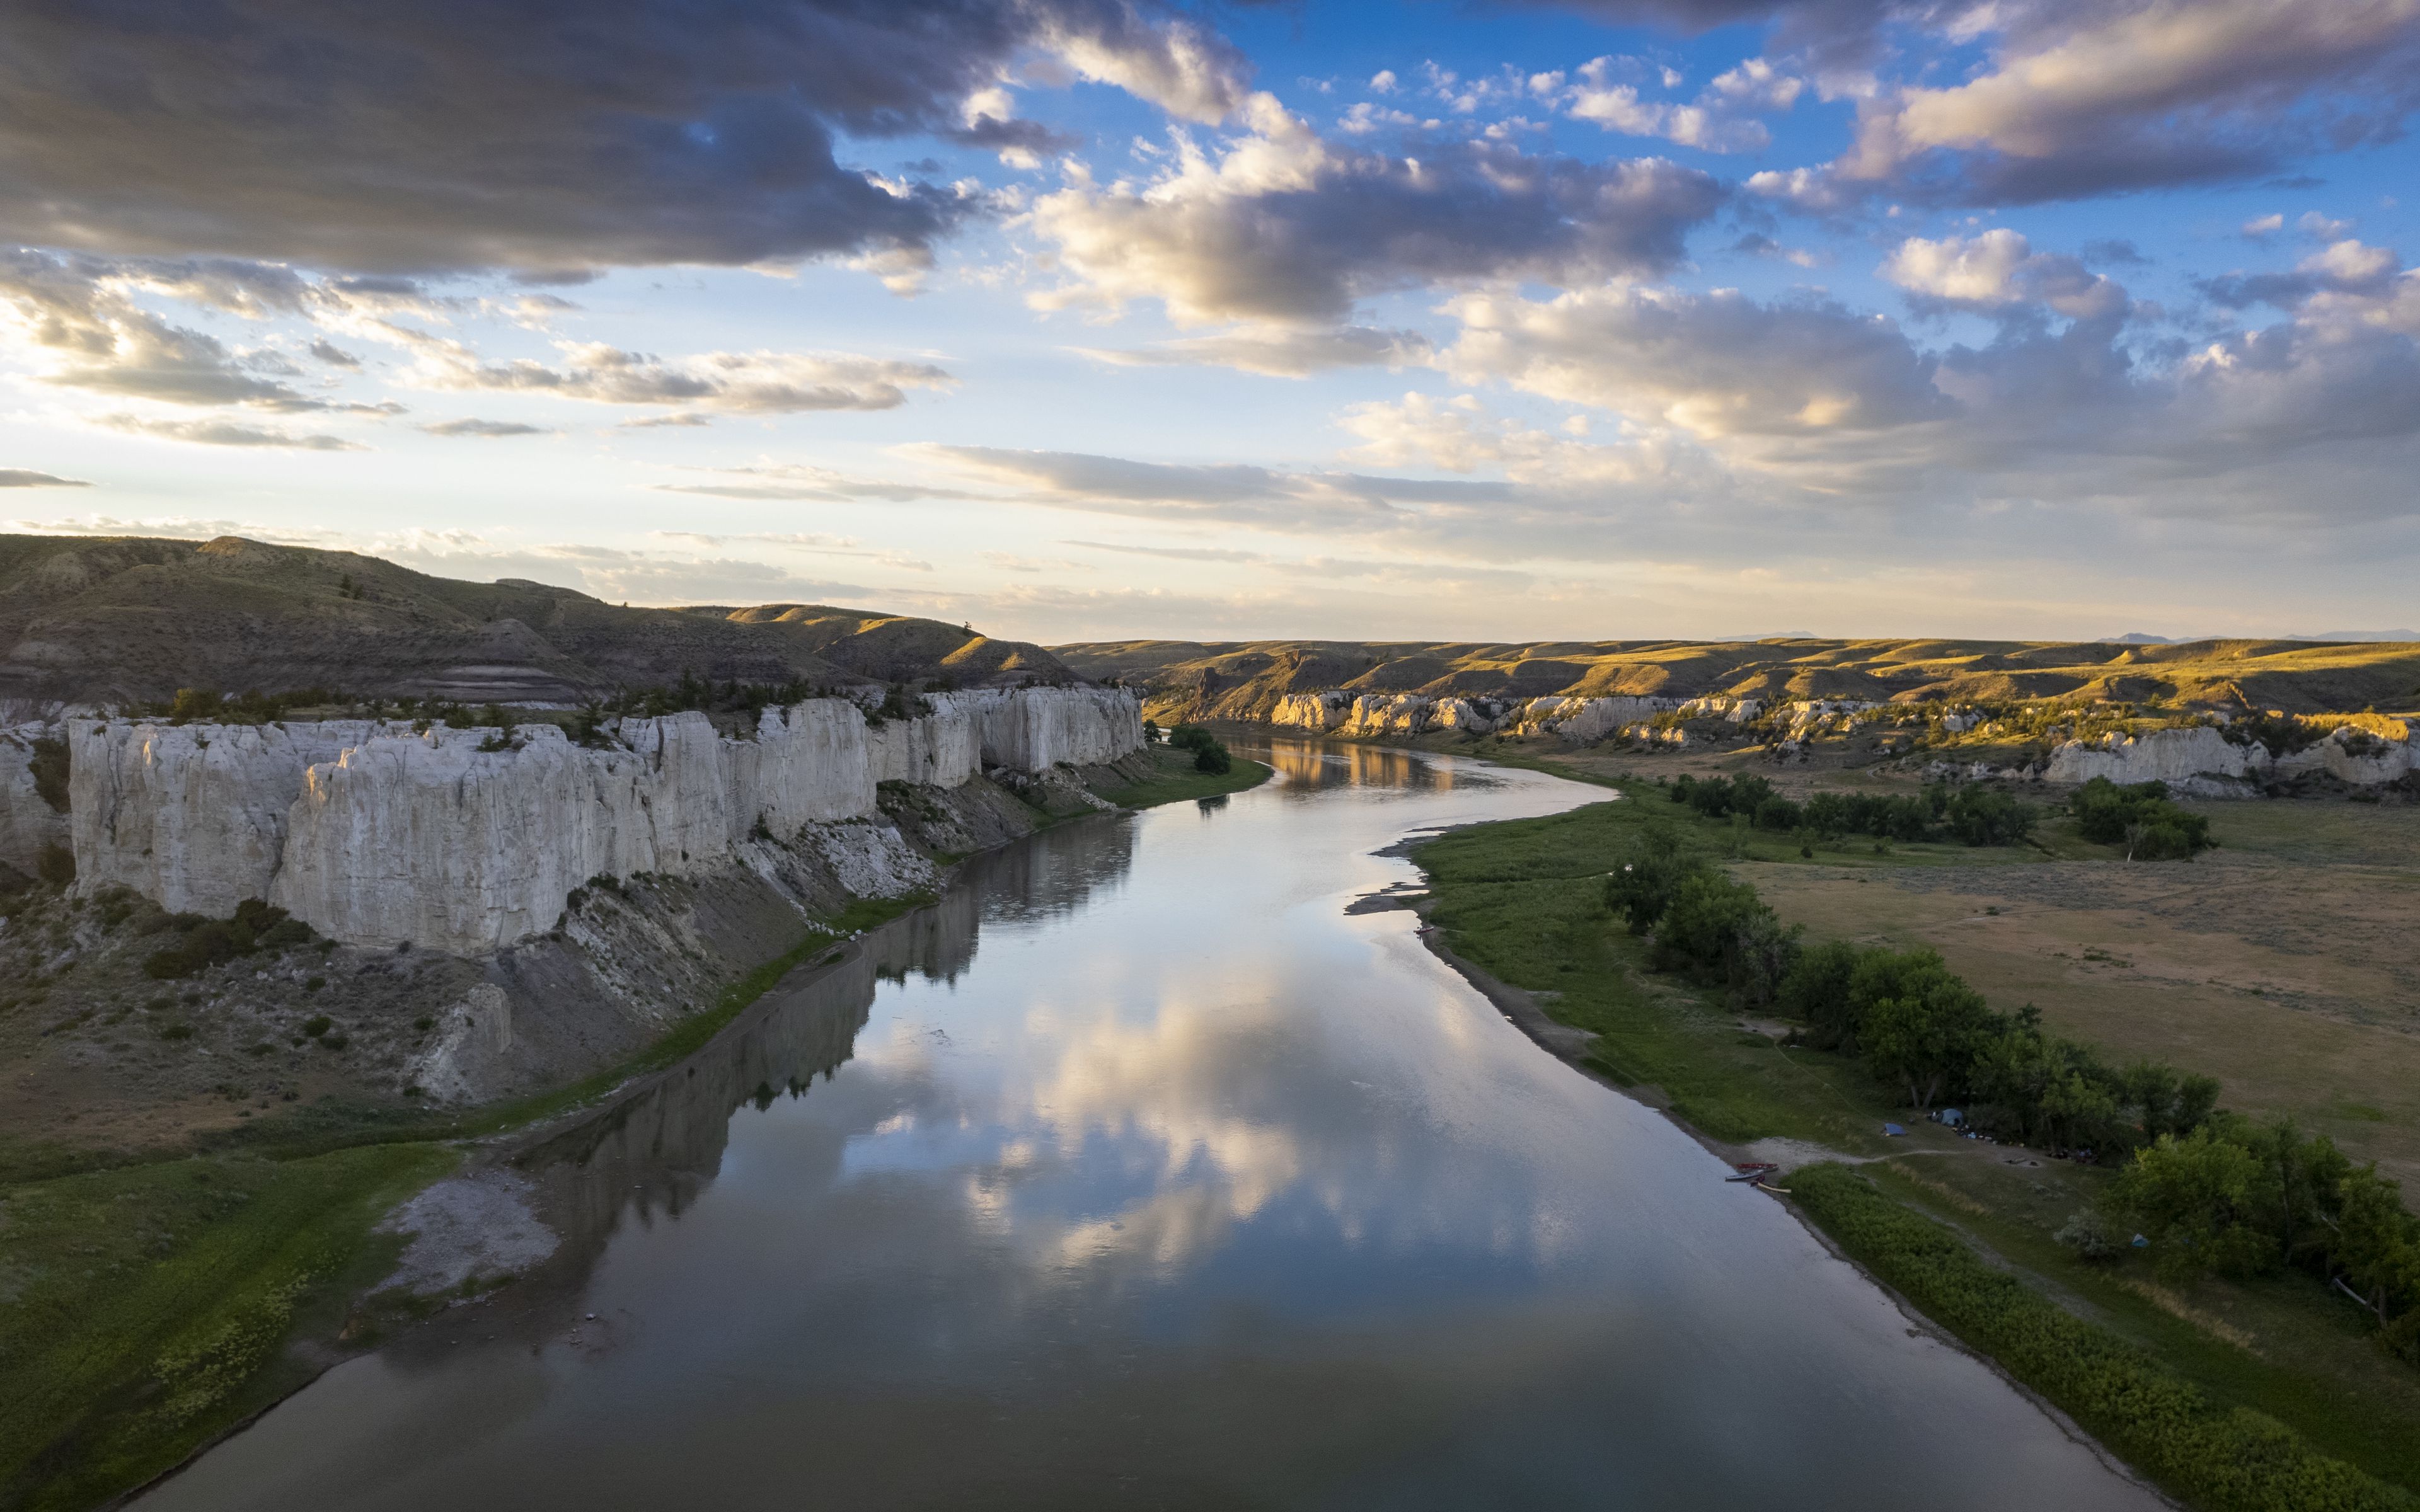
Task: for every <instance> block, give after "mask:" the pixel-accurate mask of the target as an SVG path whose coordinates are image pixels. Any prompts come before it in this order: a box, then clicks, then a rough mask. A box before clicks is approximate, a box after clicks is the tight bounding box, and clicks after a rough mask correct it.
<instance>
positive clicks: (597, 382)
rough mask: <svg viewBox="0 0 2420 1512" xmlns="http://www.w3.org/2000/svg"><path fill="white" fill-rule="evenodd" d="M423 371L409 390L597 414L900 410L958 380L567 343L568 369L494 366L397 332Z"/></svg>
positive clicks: (847, 357) (812, 358)
mask: <svg viewBox="0 0 2420 1512" xmlns="http://www.w3.org/2000/svg"><path fill="white" fill-rule="evenodd" d="M396 336H397V338H398V339H401V340H404V341H405V342H407V343H408V344H410V345H411V346H412V347H414V348H415V349H416V350H417V352H418V353H419V358H420V361H419V362H418V363H416V364H415V365H414V367H413V368H412V369H411V372H409V373H408V374H407V375H406V378H407V380H408V381H412V382H416V383H419V384H421V385H423V386H425V387H427V388H434V389H490V390H497V391H501V392H508V393H546V394H551V395H553V396H555V397H557V398H564V399H582V400H587V401H589V402H592V403H596V404H661V405H682V406H686V407H690V409H691V410H692V411H694V410H700V409H704V410H716V411H721V412H723V413H729V414H795V413H799V412H800V411H806V410H823V409H896V408H898V407H899V406H900V405H903V404H905V403H907V390H909V389H937V388H943V387H946V386H948V385H950V384H952V383H954V382H955V381H956V380H955V379H954V378H951V377H950V375H949V374H948V373H946V372H944V371H942V370H941V369H940V368H939V367H936V366H934V365H933V364H932V363H904V362H893V361H891V360H888V359H883V358H874V357H858V356H853V355H851V354H849V353H845V352H773V351H755V352H706V353H703V354H701V355H699V356H695V357H685V358H678V359H675V360H673V361H670V362H667V361H665V360H663V359H661V358H659V357H655V356H652V355H650V354H648V353H644V352H631V351H624V350H621V349H620V348H618V347H611V346H607V345H605V344H603V343H599V342H567V341H566V342H558V343H556V347H557V348H558V349H559V350H560V351H561V352H562V354H563V359H564V361H563V364H562V365H561V366H549V365H547V364H546V363H539V362H535V361H532V360H530V359H527V358H522V359H517V360H515V361H512V362H506V363H487V362H484V361H482V360H481V359H480V358H479V357H478V355H477V354H476V353H474V352H473V351H472V350H471V349H470V348H469V347H465V346H463V345H462V344H461V343H459V342H456V341H452V340H449V339H446V338H442V337H436V336H431V335H428V334H427V333H426V332H410V331H403V330H400V329H398V330H396Z"/></svg>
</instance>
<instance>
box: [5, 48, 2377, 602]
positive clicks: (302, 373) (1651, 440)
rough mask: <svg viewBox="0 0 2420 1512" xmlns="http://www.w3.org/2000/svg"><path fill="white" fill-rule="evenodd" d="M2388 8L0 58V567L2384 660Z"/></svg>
mask: <svg viewBox="0 0 2420 1512" xmlns="http://www.w3.org/2000/svg"><path fill="white" fill-rule="evenodd" d="M2415 108H2420V0H2197V3H2163V0H2152V3H2142V0H2083V3H2078V0H1973V3H1967V0H1940V3H1937V4H1928V3H1912V4H1893V3H1888V0H1568V3H1564V4H1546V3H1516V0H1459V3H1448V0H1435V3H1431V0H1404V3H1398V4H1383V5H1382V4H1341V3H1326V0H1299V3H1296V4H1292V5H1238V4H1228V5H1215V6H1214V5H1178V4H1149V3H1144V0H795V3H791V4H764V3H743V0H415V3H414V4H412V5H409V6H396V5H394V4H392V3H391V0H326V3H320V4H314V5H311V6H296V5H291V4H286V3H280V0H109V3H107V4H98V5H97V4H93V3H91V0H25V3H23V4H18V5H12V6H9V7H8V8H6V9H5V11H0V227H5V235H0V520H6V521H8V524H7V525H6V527H5V528H6V529H8V530H15V531H39V532H98V533H109V534H148V535H175V536H185V537H203V538H207V537H209V536H215V535H220V534H227V533H234V534H241V535H247V536H251V537H254V538H256V539H262V540H273V541H285V542H292V543H297V544H303V545H313V546H327V547H342V548H350V549H357V550H364V551H369V552H374V553H376V554H379V555H381V556H385V557H388V558H391V559H393V560H395V561H397V562H400V563H405V564H407V565H410V566H413V567H417V568H420V569H422V570H425V571H429V572H434V573H439V574H442V575H444V576H448V577H458V578H469V579H493V578H500V577H515V578H528V579H538V580H540V581H545V582H551V583H558V584H562V585H565V586H567V587H572V588H578V589H581V590H583V591H585V592H588V593H592V594H597V595H599V596H600V597H604V598H607V599H609V600H613V601H614V602H628V603H632V604H675V603H721V604H734V605H738V604H756V603H769V602H815V603H830V604H840V605H846V606H851V607H857V608H864V609H879V610H887V611H892V612H901V613H915V614H926V615H933V616H937V617H940V618H945V619H949V620H952V621H961V620H963V621H968V622H970V623H972V624H974V625H976V626H977V627H979V628H981V629H984V630H985V631H986V632H988V633H991V634H995V635H1002V636H1012V637H1016V638H1018V639H1030V640H1045V641H1050V642H1065V641H1071V640H1112V639H1116V640H1124V639H1140V638H1146V637H1151V638H1182V639H1190V640H1241V639H1249V638H1260V637H1311V636H1315V637H1330V638H1354V639H1365V638H1368V639H1452V640H1606V639H1641V638H1654V639H1661V638H1698V639H1707V638H1724V637H1733V636H1748V635H1764V634H1780V633H1811V634H1817V635H1825V636H1956V637H2008V638H2083V637H2097V636H2105V635H2113V634H2117V633H2119V632H2123V631H2146V632H2151V633H2157V634H2165V635H2206V634H2227V635H2278V634H2293V633H2317V632H2326V631H2335V630H2347V629H2351V630H2382V629H2390V628H2399V627H2406V626H2410V625H2412V624H2413V622H2414V621H2415V620H2420V610H2415V609H2414V608H2413V607H2412V606H2413V602H2414V594H2413V591H2412V582H2413V568H2414V566H2415V565H2420V270H2410V269H2407V267H2406V265H2405V257H2406V255H2407V253H2406V250H2405V249H2410V250H2411V251H2410V255H2412V256H2415V257H2420V226H2415V223H2414V218H2413V216H2414V208H2413V206H2412V203H2411V202H2412V198H2413V196H2414V195H2415V194H2420V151H2415V149H2414V147H2413V146H2412V142H2411V141H2410V140H2409V139H2408V138H2407V135H2406V132H2407V131H2408V129H2409V127H2410V125H2411V124H2412V116H2413V114H2414V111H2415Z"/></svg>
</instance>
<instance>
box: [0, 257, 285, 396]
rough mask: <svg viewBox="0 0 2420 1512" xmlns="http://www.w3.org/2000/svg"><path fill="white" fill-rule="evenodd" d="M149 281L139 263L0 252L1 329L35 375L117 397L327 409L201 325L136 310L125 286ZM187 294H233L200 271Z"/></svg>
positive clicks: (228, 296)
mask: <svg viewBox="0 0 2420 1512" xmlns="http://www.w3.org/2000/svg"><path fill="white" fill-rule="evenodd" d="M150 282H151V281H150V280H148V279H147V278H146V277H145V274H144V270H141V269H136V268H130V267H127V266H122V265H118V264H112V263H106V262H101V261H99V260H96V259H92V258H81V257H68V256H59V255H52V254H48V253H42V252H36V251H31V250H27V249H23V248H12V249H8V250H6V251H0V328H5V331H6V335H7V339H8V342H9V344H10V345H12V346H15V347H18V348H19V349H20V350H22V351H23V352H24V353H25V354H26V355H27V356H28V357H29V358H30V359H32V360H33V361H34V362H35V363H38V364H39V366H41V367H42V368H43V369H44V371H43V372H42V375H41V378H42V381H44V382H46V383H52V384H56V385H58V386H59V387H62V388H70V389H84V390H87V391H90V392H92V393H110V394H116V395H119V396H121V397H125V398H139V399H158V400H163V401H165V402H167V403H170V404H183V405H251V406H254V407H256V408H258V409H283V410H308V409H328V408H330V406H329V404H328V403H327V401H325V400H321V399H316V398H312V397H309V396H307V395H305V394H303V393H300V392H298V391H297V390H295V389H293V388H291V387H289V386H287V384H284V383H281V382H279V381H277V380H276V379H275V378H265V377H262V376H261V374H260V373H259V372H258V371H256V370H254V369H255V368H256V367H257V366H258V365H260V364H259V363H258V361H257V359H254V360H253V361H252V362H251V363H250V365H248V363H247V359H246V356H245V354H241V353H238V352H235V351H231V350H230V349H229V348H228V347H227V346H226V344H225V343H224V342H222V341H220V340H219V339H218V338H217V337H215V336H211V335H209V334H208V333H206V332H199V331H194V330H192V329H190V328H188V327H185V326H179V325H175V324H172V323H170V322H169V321H167V320H164V319H163V318H162V317H160V316H156V315H154V314H152V313H151V312H149V311H147V310H145V309H143V308H142V307H141V306H139V305H137V304H136V303H135V302H134V301H133V300H132V299H131V298H130V297H129V296H128V289H129V288H130V287H134V286H143V285H146V284H148V283H150ZM184 287H185V288H186V289H187V291H188V292H187V294H186V297H189V298H190V297H196V296H199V295H201V294H205V293H208V294H212V295H214V297H216V298H218V299H221V300H226V301H240V300H241V298H242V296H241V294H240V292H239V291H237V290H235V289H233V288H230V287H227V286H225V285H216V286H214V285H209V284H205V283H202V282H200V281H198V280H196V281H193V282H191V283H189V284H187V285H184Z"/></svg>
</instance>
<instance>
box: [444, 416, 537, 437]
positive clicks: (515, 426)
mask: <svg viewBox="0 0 2420 1512" xmlns="http://www.w3.org/2000/svg"><path fill="white" fill-rule="evenodd" d="M420 428H421V429H422V430H425V431H427V433H428V434H429V435H431V436H483V437H489V438H491V439H492V438H497V437H504V436H555V435H560V434H561V432H559V431H553V430H549V429H548V428H547V427H545V426H544V425H524V424H521V423H520V421H518V420H447V421H442V422H440V423H439V424H433V425H423V426H421V427H420Z"/></svg>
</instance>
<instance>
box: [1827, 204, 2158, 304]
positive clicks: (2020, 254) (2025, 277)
mask: <svg viewBox="0 0 2420 1512" xmlns="http://www.w3.org/2000/svg"><path fill="white" fill-rule="evenodd" d="M1875 271H1876V272H1878V273H1880V274H1881V275H1882V276H1883V277H1885V278H1886V279H1888V280H1889V281H1890V282H1892V283H1894V284H1897V285H1899V286H1900V287H1901V288H1903V289H1906V290H1907V291H1908V293H1909V294H1910V295H1912V296H1914V297H1915V298H1916V301H1917V302H1918V303H1919V304H1935V305H1947V306H1953V307H1958V308H1963V309H1969V310H1982V311H2007V310H2011V309H2015V308H2018V307H2020V306H2030V305H2036V304H2044V305H2048V306H2049V307H2050V308H2051V309H2053V310H2055V311H2057V312H2058V313H2059V314H2060V315H2064V316H2074V317H2075V318H2077V319H2100V318H2104V317H2106V316H2113V315H2118V314H2120V313H2122V312H2123V311H2124V310H2125V308H2126V291H2125V290H2124V289H2123V288H2120V287H2119V286H2118V285H2116V284H2114V283H2111V282H2110V281H2109V280H2108V279H2106V278H2103V277H2102V276H2101V275H2100V274H2098V273H2094V272H2091V271H2089V270H2086V268H2085V266H2084V265H2083V264H2082V263H2080V262H2078V261H2076V260H2075V259H2074V258H2072V257H2062V256H2056V255H2052V254H2049V253H2037V252H2035V251H2034V250H2033V248H2032V246H2031V244H2030V243H2029V242H2027V241H2026V239H2024V237H2022V236H2020V235H2018V234H2017V233H2016V232H2014V231H2010V230H2008V229H2007V228H2005V227H2002V228H1998V229H1994V230H1991V231H1986V232H1983V233H1982V234H1981V235H1979V236H1974V237H1964V238H1961V237H1944V238H1942V239H1939V240H1937V241H1931V240H1927V239H1924V238H1922V237H1910V238H1908V239H1906V240H1904V241H1902V242H1900V244H1899V249H1898V250H1897V251H1896V252H1893V253H1892V254H1891V255H1890V256H1889V257H1888V258H1886V259H1885V261H1884V263H1883V265H1882V266H1881V267H1880V268H1878V269H1876V270H1875Z"/></svg>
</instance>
